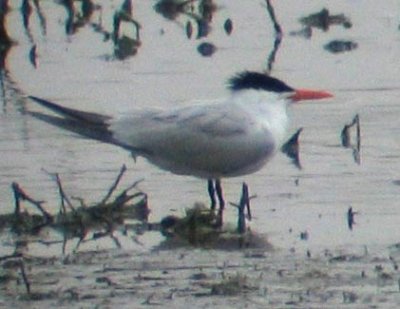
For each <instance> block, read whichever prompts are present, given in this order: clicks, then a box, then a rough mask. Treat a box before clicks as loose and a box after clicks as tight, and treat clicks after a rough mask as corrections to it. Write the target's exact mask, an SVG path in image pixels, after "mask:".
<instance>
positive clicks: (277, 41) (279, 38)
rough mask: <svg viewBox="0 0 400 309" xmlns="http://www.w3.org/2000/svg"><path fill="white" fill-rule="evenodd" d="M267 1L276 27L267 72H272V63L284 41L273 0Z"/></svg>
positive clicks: (269, 12) (268, 9)
mask: <svg viewBox="0 0 400 309" xmlns="http://www.w3.org/2000/svg"><path fill="white" fill-rule="evenodd" d="M265 2H266V3H267V11H268V14H269V16H270V18H271V20H272V23H273V25H274V29H275V41H274V48H273V49H272V51H271V53H270V54H269V57H268V65H267V73H270V72H271V71H272V65H273V63H274V62H275V56H276V53H277V52H278V49H279V46H280V44H281V42H282V36H283V31H282V27H281V26H280V24H279V23H278V21H277V19H276V15H275V11H274V7H273V6H272V4H271V1H270V0H265Z"/></svg>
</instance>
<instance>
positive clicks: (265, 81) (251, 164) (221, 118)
mask: <svg viewBox="0 0 400 309" xmlns="http://www.w3.org/2000/svg"><path fill="white" fill-rule="evenodd" d="M228 88H229V89H230V92H231V93H230V95H229V96H228V97H227V98H224V99H219V100H215V101H213V102H211V103H210V102H209V101H208V102H207V103H204V104H196V105H190V106H184V107H177V108H173V109H168V110H158V109H147V110H141V111H136V112H133V113H131V114H126V115H122V116H119V117H111V116H107V115H102V114H98V113H92V112H86V111H80V110H76V109H71V108H67V107H64V106H61V105H58V104H56V103H53V102H50V101H47V100H44V99H41V98H38V97H34V96H30V97H29V98H30V99H32V100H33V101H35V102H37V103H39V104H40V105H42V106H43V107H45V108H47V109H49V110H51V111H52V112H54V113H55V114H56V116H53V115H50V114H48V113H46V114H44V113H40V112H31V114H32V115H33V116H35V117H36V118H39V119H41V120H43V121H45V122H47V123H50V124H53V125H55V126H58V127H62V128H64V129H67V130H69V131H73V132H75V133H78V134H79V135H81V136H84V137H88V138H91V139H96V140H98V141H101V142H105V143H109V144H113V145H117V146H119V147H122V148H124V149H126V150H128V151H130V152H131V153H132V155H133V156H134V157H136V156H142V157H144V158H146V159H147V160H148V161H149V162H151V163H152V164H154V165H156V166H158V167H159V168H161V169H163V170H167V171H170V172H172V173H174V174H178V175H190V176H195V177H199V178H202V179H205V180H207V181H208V193H209V196H210V199H211V208H212V209H215V207H216V204H217V199H218V203H219V209H220V211H221V213H222V210H223V208H224V204H225V202H224V199H223V193H222V187H221V179H222V178H227V177H237V176H243V175H247V174H251V173H254V172H256V171H258V170H260V169H261V168H262V167H263V166H264V165H265V164H266V163H267V162H268V161H269V160H270V159H271V158H272V157H273V156H274V154H275V153H276V152H277V151H278V150H279V149H280V147H281V146H282V144H283V143H284V141H285V136H286V131H287V128H288V124H289V121H288V120H289V119H288V115H287V108H288V106H289V105H290V104H291V103H295V102H299V101H301V100H314V99H323V98H329V97H332V95H331V94H330V93H328V92H325V91H319V90H305V89H295V88H292V87H290V86H288V85H287V84H286V83H284V82H283V81H281V80H279V79H277V78H274V77H271V76H269V75H266V74H263V73H258V72H252V71H244V72H241V73H239V74H236V75H234V76H233V77H232V78H231V79H229V81H228Z"/></svg>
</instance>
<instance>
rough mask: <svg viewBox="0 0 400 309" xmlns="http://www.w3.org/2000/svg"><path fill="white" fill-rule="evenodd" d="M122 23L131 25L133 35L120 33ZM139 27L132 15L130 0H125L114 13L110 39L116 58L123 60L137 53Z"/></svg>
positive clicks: (139, 42)
mask: <svg viewBox="0 0 400 309" xmlns="http://www.w3.org/2000/svg"><path fill="white" fill-rule="evenodd" d="M123 25H130V26H133V28H134V29H133V30H134V32H135V36H134V37H130V36H127V35H125V34H121V27H122V26H123ZM140 28H141V26H140V24H139V23H138V22H137V21H136V20H135V19H134V18H133V17H132V1H131V0H125V1H124V3H123V4H122V6H121V9H120V10H119V11H117V12H116V13H115V14H114V27H113V34H112V39H113V42H114V55H115V57H116V58H117V59H119V60H124V59H126V58H128V57H131V56H134V55H136V54H137V52H138V49H139V47H140V46H141V41H140Z"/></svg>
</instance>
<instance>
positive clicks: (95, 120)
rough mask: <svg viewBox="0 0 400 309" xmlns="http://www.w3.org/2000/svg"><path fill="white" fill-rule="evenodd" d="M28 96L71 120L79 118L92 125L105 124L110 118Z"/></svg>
mask: <svg viewBox="0 0 400 309" xmlns="http://www.w3.org/2000/svg"><path fill="white" fill-rule="evenodd" d="M29 98H30V99H32V100H33V101H35V102H36V103H38V104H40V105H42V106H44V107H46V108H48V109H50V110H52V111H53V112H55V113H57V114H59V115H62V116H64V117H67V118H70V119H73V120H77V121H78V120H79V121H83V122H86V123H90V124H93V125H101V126H107V121H108V120H110V119H111V117H109V116H106V115H102V114H97V113H90V112H84V111H80V110H77V109H72V108H68V107H64V106H61V105H58V104H56V103H53V102H50V101H47V100H44V99H41V98H38V97H34V96H29Z"/></svg>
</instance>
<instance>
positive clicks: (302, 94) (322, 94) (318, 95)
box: [291, 89, 333, 102]
mask: <svg viewBox="0 0 400 309" xmlns="http://www.w3.org/2000/svg"><path fill="white" fill-rule="evenodd" d="M332 97H333V95H332V94H331V93H329V92H326V91H322V90H310V89H296V90H295V93H294V94H293V95H292V96H291V99H292V100H293V101H294V102H298V101H303V100H319V99H325V98H332Z"/></svg>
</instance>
